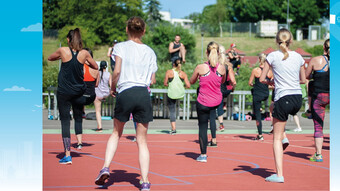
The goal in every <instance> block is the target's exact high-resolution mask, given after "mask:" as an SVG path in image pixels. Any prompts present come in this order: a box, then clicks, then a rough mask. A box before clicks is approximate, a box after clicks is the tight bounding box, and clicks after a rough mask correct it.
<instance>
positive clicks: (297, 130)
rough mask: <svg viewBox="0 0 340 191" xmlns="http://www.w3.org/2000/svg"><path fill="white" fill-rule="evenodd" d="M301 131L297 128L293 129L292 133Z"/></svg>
mask: <svg viewBox="0 0 340 191" xmlns="http://www.w3.org/2000/svg"><path fill="white" fill-rule="evenodd" d="M301 131H302V129H301V128H298V127H297V128H295V129H294V132H301Z"/></svg>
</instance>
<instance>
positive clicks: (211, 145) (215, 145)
mask: <svg viewBox="0 0 340 191" xmlns="http://www.w3.org/2000/svg"><path fill="white" fill-rule="evenodd" d="M208 147H217V142H216V143H213V142H212V141H210V142H209V143H208Z"/></svg>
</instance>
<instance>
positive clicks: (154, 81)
mask: <svg viewBox="0 0 340 191" xmlns="http://www.w3.org/2000/svg"><path fill="white" fill-rule="evenodd" d="M155 83H156V73H152V75H151V83H150V85H153V84H155Z"/></svg>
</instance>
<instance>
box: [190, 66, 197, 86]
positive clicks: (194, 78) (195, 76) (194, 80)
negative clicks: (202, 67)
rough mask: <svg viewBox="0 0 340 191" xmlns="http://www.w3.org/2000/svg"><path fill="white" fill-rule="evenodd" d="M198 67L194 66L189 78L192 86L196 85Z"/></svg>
mask: <svg viewBox="0 0 340 191" xmlns="http://www.w3.org/2000/svg"><path fill="white" fill-rule="evenodd" d="M198 68H199V65H198V66H196V68H195V70H194V73H193V74H192V76H191V78H190V84H194V83H196V81H197V79H198V76H199V72H198V71H199V69H198Z"/></svg>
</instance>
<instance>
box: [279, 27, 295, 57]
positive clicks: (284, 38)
mask: <svg viewBox="0 0 340 191" xmlns="http://www.w3.org/2000/svg"><path fill="white" fill-rule="evenodd" d="M291 40H292V33H291V32H290V31H289V30H288V29H285V28H282V29H280V30H279V32H277V35H276V43H278V44H279V47H280V50H281V51H282V52H283V54H284V57H283V59H282V60H286V59H287V58H288V56H289V54H288V47H289V43H290V42H291Z"/></svg>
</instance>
